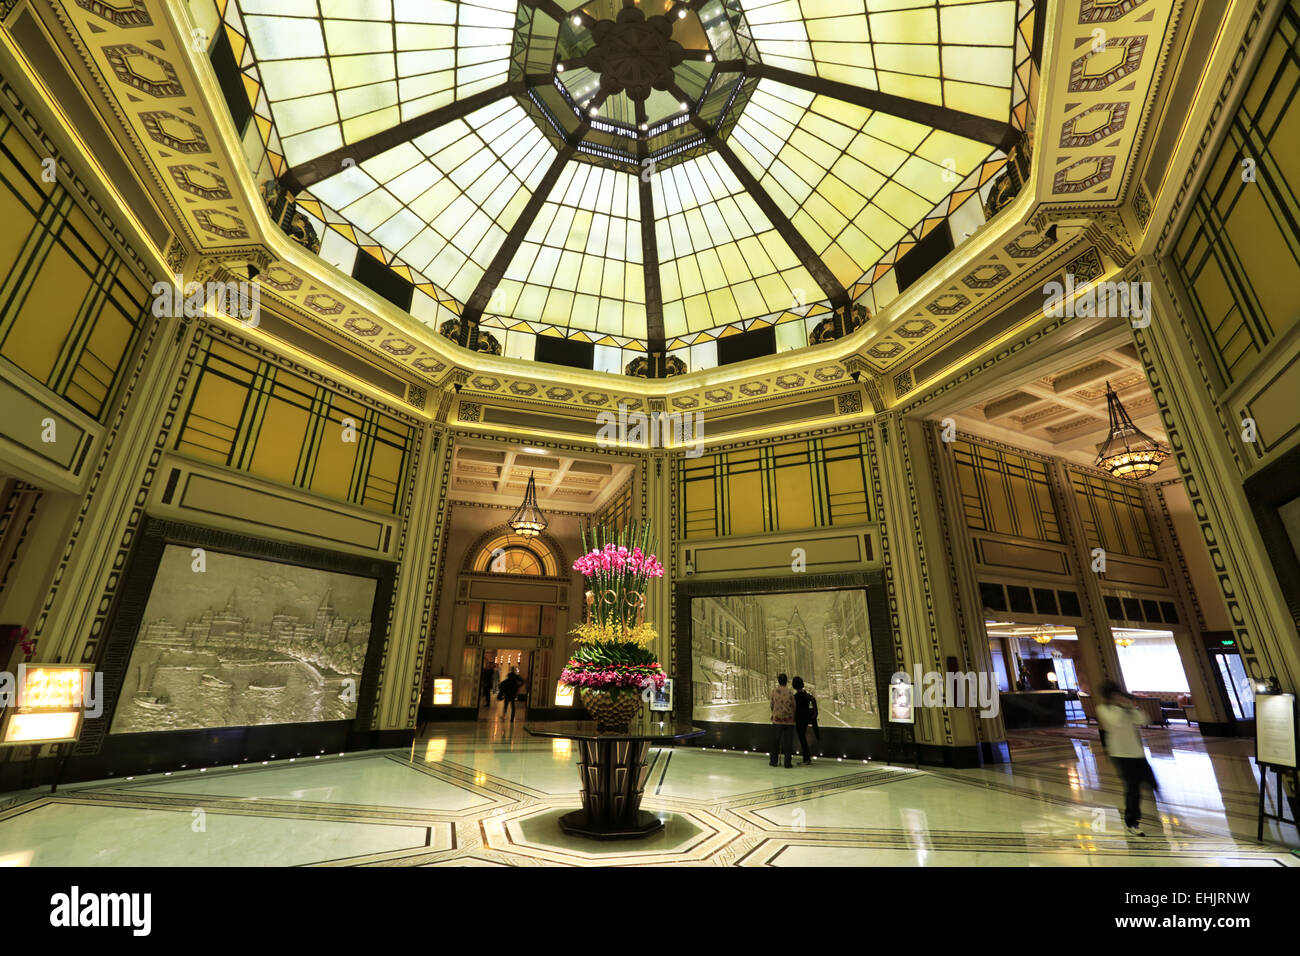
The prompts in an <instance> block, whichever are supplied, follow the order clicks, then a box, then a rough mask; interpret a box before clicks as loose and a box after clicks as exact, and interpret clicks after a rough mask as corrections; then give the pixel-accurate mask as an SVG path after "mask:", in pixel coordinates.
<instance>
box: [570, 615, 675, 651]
mask: <svg viewBox="0 0 1300 956" xmlns="http://www.w3.org/2000/svg"><path fill="white" fill-rule="evenodd" d="M569 633H570V634H572V635H573V636H574V638H575V639H576V640H577V641H578V643H579V644H628V643H630V644H636V645H637V646H638V647H647V646H649V645H650V644H651V643H652V642H653V641H654V640H655V638H657V637H658V636H659V635H658V634H657V633H656V632H655V629H654V627H653V625H650V624H638V625H637V626H636V627H633V628H629V629H628V630H627V631H624V630H623V628H622V627H620V626H619V625H616V624H601V623H600V622H599V621H583V622H582V623H581V624H579V625H578V626H577V627H575V628H573V630H571V631H570V632H569Z"/></svg>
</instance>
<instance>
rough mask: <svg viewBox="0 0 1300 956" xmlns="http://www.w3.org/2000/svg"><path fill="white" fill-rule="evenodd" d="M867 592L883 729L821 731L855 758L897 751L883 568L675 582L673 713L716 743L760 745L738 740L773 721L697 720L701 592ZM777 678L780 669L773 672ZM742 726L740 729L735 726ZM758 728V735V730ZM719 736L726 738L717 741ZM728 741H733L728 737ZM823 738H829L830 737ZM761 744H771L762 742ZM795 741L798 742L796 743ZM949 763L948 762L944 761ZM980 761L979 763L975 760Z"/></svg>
mask: <svg viewBox="0 0 1300 956" xmlns="http://www.w3.org/2000/svg"><path fill="white" fill-rule="evenodd" d="M851 590H860V591H865V592H866V599H867V620H868V623H869V625H870V627H871V635H870V639H871V656H872V663H873V666H874V671H875V675H876V707H877V712H878V713H879V714H880V719H881V725H880V727H879V729H873V728H867V727H837V728H830V727H824V728H822V734H823V735H826V734H827V733H828V732H830V731H832V730H833V731H835V733H834V734H832V737H833V738H834V739H835V743H836V745H837V746H839V747H840V750H839V753H842V754H849V755H850V757H851V758H853V759H858V760H864V759H872V760H881V759H884V760H887V759H889V757H890V754H891V753H892V752H893V749H894V748H893V747H892V742H891V739H890V733H889V730H890V727H891V725H890V724H889V722H888V720H887V715H888V713H889V710H888V704H889V702H888V696H889V690H888V688H889V678H890V677H891V676H892V675H893V674H894V673H895V672H896V671H897V670H899V665H898V662H897V661H896V660H895V658H894V645H893V636H892V633H893V632H892V631H891V629H890V624H889V607H888V604H887V602H886V599H885V572H884V571H883V570H874V571H847V572H841V573H830V574H790V575H783V576H780V577H771V578H737V579H733V580H729V581H692V580H679V581H678V582H677V585H676V592H675V594H674V600H675V601H676V604H677V632H676V635H675V640H676V643H677V648H676V650H677V674H676V675H675V676H676V678H677V685H676V697H677V701H676V710H675V713H674V716H675V717H676V719H677V721H678V722H679V723H683V724H690V723H695V724H696V725H697V726H701V727H708V728H711V736H705V737H703V738H700V740H699V743H700V744H702V745H708V744H709V743H710V742H714V743H715V745H716V746H731V747H733V748H737V749H760V747H759V746H758V745H757V744H754V743H740V742H739V741H757V740H760V739H764V740H765V739H767V736H770V727H769V725H766V724H746V723H739V722H736V723H731V722H728V721H700V722H697V721H695V720H694V702H695V692H694V687H693V680H692V678H693V673H694V663H695V662H694V660H693V659H692V657H691V649H692V636H693V635H692V629H693V624H692V620H691V601H692V600H693V599H694V598H697V597H720V596H724V595H738V594H753V595H764V594H789V593H806V592H809V591H851ZM771 676H772V679H773V680H775V679H776V675H775V674H773V675H771ZM734 728H742V729H734ZM755 734H758V736H754V735H755ZM717 741H723V742H722V743H717ZM725 741H733V743H726V742H725ZM824 743H827V744H829V743H830V738H826V739H825V740H824ZM762 746H763V747H766V746H768V744H766V743H765V744H763V745H762ZM796 746H797V745H796ZM945 766H947V764H945ZM976 766H978V764H976Z"/></svg>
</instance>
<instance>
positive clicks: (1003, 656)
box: [984, 621, 1091, 727]
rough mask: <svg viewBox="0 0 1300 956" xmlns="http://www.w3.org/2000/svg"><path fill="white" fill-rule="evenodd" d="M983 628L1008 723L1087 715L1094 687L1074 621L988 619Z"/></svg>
mask: <svg viewBox="0 0 1300 956" xmlns="http://www.w3.org/2000/svg"><path fill="white" fill-rule="evenodd" d="M984 628H985V630H986V631H987V633H988V638H989V652H990V654H991V655H992V658H993V670H994V676H995V677H996V678H997V683H998V690H999V691H1001V695H1002V710H1003V715H1004V717H1005V718H1006V721H1007V726H1008V727H1018V726H1057V727H1060V726H1064V725H1066V724H1074V723H1078V724H1083V723H1085V722H1086V721H1087V719H1088V718H1087V714H1086V712H1085V709H1084V704H1085V702H1086V701H1087V700H1088V695H1089V692H1090V691H1091V687H1090V686H1089V680H1088V676H1087V673H1086V671H1085V669H1084V666H1083V662H1082V660H1081V659H1080V654H1079V634H1078V632H1077V631H1076V630H1075V629H1074V628H1073V627H1069V626H1065V625H1060V624H1033V623H1026V622H1018V621H985V622H984Z"/></svg>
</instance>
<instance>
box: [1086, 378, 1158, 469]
mask: <svg viewBox="0 0 1300 956" xmlns="http://www.w3.org/2000/svg"><path fill="white" fill-rule="evenodd" d="M1106 411H1107V412H1108V413H1109V415H1110V429H1109V431H1108V432H1107V433H1106V440H1105V441H1103V442H1102V443H1101V444H1100V445H1098V446H1097V467H1098V468H1102V469H1104V470H1105V471H1108V472H1110V473H1111V474H1112V475H1114V476H1115V477H1116V478H1124V479H1126V480H1128V481H1141V480H1142V479H1143V478H1145V477H1146V476H1147V475H1151V474H1154V473H1155V470H1156V469H1157V468H1159V467H1160V463H1161V462H1162V461H1164V460H1165V459H1166V458H1168V457H1169V452H1168V450H1167V449H1166V448H1165V447H1164V446H1163V445H1161V444H1160V442H1158V441H1156V440H1155V439H1154V438H1152V437H1151V436H1150V435H1148V434H1147V433H1146V432H1144V431H1142V430H1141V429H1139V428H1138V427H1137V426H1136V425H1134V424H1133V419H1131V418H1129V414H1128V412H1127V411H1125V409H1124V406H1123V405H1121V404H1120V401H1119V396H1118V395H1116V394H1115V390H1114V389H1113V388H1111V387H1110V382H1107V383H1106Z"/></svg>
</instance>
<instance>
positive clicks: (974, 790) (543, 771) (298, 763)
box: [0, 721, 1300, 866]
mask: <svg viewBox="0 0 1300 956" xmlns="http://www.w3.org/2000/svg"><path fill="white" fill-rule="evenodd" d="M1095 736H1096V732H1095V730H1091V731H1090V730H1088V729H1084V728H1080V729H1079V730H1078V731H1077V732H1076V731H1065V730H1054V731H1043V732H1029V733H1018V734H1015V735H1013V738H1012V741H1011V743H1012V753H1013V760H1012V763H1011V764H1009V765H996V766H989V767H985V768H981V769H976V770H941V769H934V768H925V769H921V770H917V769H914V768H912V767H899V766H890V765H885V764H880V763H875V762H872V763H863V762H859V761H841V760H838V759H835V758H819V759H817V760H816V761H815V762H814V763H813V764H812V765H811V766H796V767H795V768H794V769H791V770H785V769H784V768H778V769H773V768H772V767H770V766H768V763H767V760H766V757H765V756H764V755H757V754H744V753H726V752H721V751H716V750H702V749H699V748H693V747H676V748H665V749H660V750H656V751H653V752H652V761H653V763H652V765H651V768H650V776H649V778H648V783H647V786H646V794H645V799H644V801H643V807H644V808H645V809H647V810H650V811H652V812H653V813H655V814H656V815H658V816H659V817H661V818H662V819H663V820H664V822H665V827H664V829H663V831H662V832H660V833H659V834H657V835H655V836H653V837H651V838H649V839H645V840H633V841H611V842H601V841H591V840H584V839H582V838H579V837H570V836H567V835H565V834H564V833H563V832H562V831H561V830H560V828H559V824H558V820H559V817H560V816H562V815H563V814H564V813H566V812H568V811H569V810H572V809H573V808H575V807H576V806H577V796H576V788H577V770H576V768H575V763H576V757H575V754H574V752H573V751H572V750H571V748H570V744H569V742H568V741H564V740H548V739H538V738H533V737H529V736H527V735H525V734H524V733H523V730H522V722H519V723H516V724H515V725H514V726H513V727H511V726H510V725H508V724H507V725H504V726H503V725H502V724H501V723H500V722H499V721H481V722H479V723H477V724H447V725H441V726H439V725H430V726H429V727H426V728H425V730H424V735H423V736H422V737H421V739H419V740H417V741H416V743H415V745H414V746H413V747H411V748H410V749H408V750H403V751H370V752H366V753H362V754H352V755H346V756H330V757H320V758H312V759H306V758H299V759H297V760H294V761H272V762H270V763H268V764H265V765H261V764H258V765H245V766H242V767H239V768H237V769H236V768H231V767H225V768H210V769H208V770H206V771H202V772H199V771H184V772H180V773H174V774H171V775H154V776H150V777H136V778H133V779H116V780H110V781H99V782H92V783H87V784H79V785H74V786H68V787H65V788H60V790H59V791H58V792H57V793H56V794H53V795H50V794H48V792H46V791H35V792H28V793H23V794H10V795H6V796H5V797H3V798H0V865H5V864H8V865H19V866H22V865H31V866H53V865H62V866H138V865H163V866H249V865H254V866H256V865H272V866H297V865H308V866H312V865H314V866H554V865H561V866H564V865H570V866H583V865H610V866H629V865H632V866H665V865H667V866H683V865H687V866H690V865H696V866H731V865H739V866H884V865H902V866H954V865H961V866H1297V865H1300V857H1297V856H1296V855H1294V854H1293V853H1292V852H1291V848H1292V847H1295V846H1297V845H1300V840H1298V839H1297V834H1296V831H1295V828H1294V827H1292V826H1289V825H1283V826H1281V827H1280V828H1279V826H1278V825H1277V824H1272V825H1271V829H1267V830H1266V831H1265V840H1266V842H1264V843H1258V842H1256V841H1255V839H1254V835H1255V808H1256V801H1257V799H1258V789H1257V788H1258V783H1257V780H1258V778H1257V777H1256V771H1255V768H1254V763H1253V761H1252V760H1251V758H1250V755H1251V753H1252V746H1253V745H1252V743H1251V742H1250V741H1245V740H1235V739H1228V738H1203V737H1201V736H1200V735H1199V734H1197V733H1196V732H1194V731H1179V730H1172V731H1149V732H1148V733H1147V735H1146V742H1147V746H1148V750H1149V752H1150V759H1151V764H1152V767H1153V768H1154V769H1155V773H1156V777H1157V779H1158V780H1159V782H1160V794H1159V798H1158V801H1157V802H1155V803H1154V804H1153V803H1152V800H1151V797H1150V796H1149V795H1148V796H1147V798H1146V805H1145V807H1144V810H1143V817H1144V819H1143V827H1144V829H1145V831H1146V836H1145V837H1130V836H1128V835H1127V834H1126V833H1125V831H1124V828H1123V825H1122V821H1121V820H1120V818H1119V815H1118V813H1117V811H1116V807H1117V806H1118V804H1119V802H1120V796H1121V792H1120V786H1119V781H1118V779H1117V778H1116V776H1115V774H1114V772H1113V771H1112V770H1111V767H1110V764H1109V761H1107V760H1106V758H1105V755H1104V754H1103V753H1102V751H1101V749H1100V746H1099V744H1098V742H1097V741H1096V739H1095Z"/></svg>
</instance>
